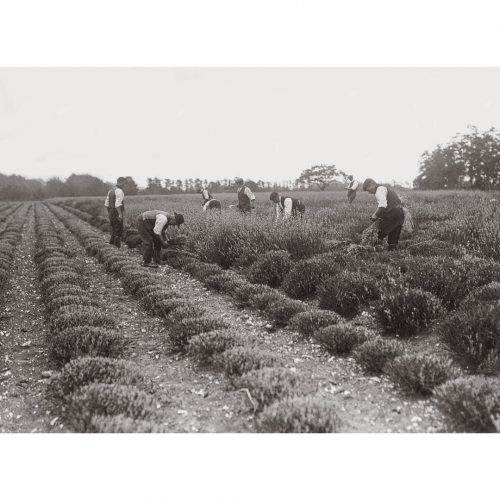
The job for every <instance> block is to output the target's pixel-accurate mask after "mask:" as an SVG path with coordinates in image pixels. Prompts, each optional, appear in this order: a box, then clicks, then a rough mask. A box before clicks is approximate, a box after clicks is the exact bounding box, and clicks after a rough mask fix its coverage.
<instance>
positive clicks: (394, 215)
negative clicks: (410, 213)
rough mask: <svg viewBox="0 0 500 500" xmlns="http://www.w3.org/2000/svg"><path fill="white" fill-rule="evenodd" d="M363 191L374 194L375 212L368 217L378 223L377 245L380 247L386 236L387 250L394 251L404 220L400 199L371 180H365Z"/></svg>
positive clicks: (390, 190)
mask: <svg viewBox="0 0 500 500" xmlns="http://www.w3.org/2000/svg"><path fill="white" fill-rule="evenodd" d="M363 191H368V192H369V193H371V194H374V195H375V198H376V199H377V210H376V211H375V212H374V213H373V214H372V215H371V217H370V219H371V220H372V221H377V220H378V221H379V227H378V242H377V244H378V245H381V244H382V243H383V241H384V238H385V237H386V236H387V242H388V243H389V248H388V249H389V250H390V251H391V250H396V249H397V247H398V242H399V236H400V234H401V229H402V228H403V223H404V220H405V215H404V212H403V207H402V206H401V199H400V198H399V196H398V195H397V194H396V192H395V191H394V190H393V189H391V188H389V187H386V186H383V185H381V184H377V183H376V182H375V181H374V180H373V179H366V180H365V182H364V183H363Z"/></svg>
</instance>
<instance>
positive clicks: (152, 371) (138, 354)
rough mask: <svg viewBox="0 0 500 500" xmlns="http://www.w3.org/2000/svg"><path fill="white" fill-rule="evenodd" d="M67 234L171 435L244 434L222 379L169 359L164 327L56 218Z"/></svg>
mask: <svg viewBox="0 0 500 500" xmlns="http://www.w3.org/2000/svg"><path fill="white" fill-rule="evenodd" d="M53 220H54V223H55V224H56V225H57V227H58V228H60V230H61V231H62V232H63V233H64V237H65V241H66V245H67V246H68V247H69V248H71V249H72V250H74V251H75V253H76V257H75V259H76V261H78V262H80V263H81V264H82V267H83V269H84V272H85V276H86V279H87V282H88V285H89V288H90V289H91V290H92V292H93V295H94V296H95V297H98V298H99V304H100V307H102V309H103V310H105V311H106V312H108V313H109V314H110V315H112V316H113V318H115V319H116V322H117V326H118V328H117V329H118V331H119V332H121V333H123V335H124V336H126V337H127V338H129V339H130V340H131V341H132V345H131V347H130V350H129V351H128V352H127V355H126V358H127V359H129V360H131V361H134V362H135V363H137V364H138V365H139V366H140V369H141V371H142V372H143V373H144V374H145V375H146V376H147V377H148V378H150V379H151V380H153V381H154V382H155V386H156V387H157V388H158V390H157V391H156V394H155V398H156V400H157V402H158V404H160V405H161V407H162V409H163V412H164V415H165V419H164V423H165V426H166V429H167V430H168V431H169V432H242V431H248V430H250V427H249V422H248V420H249V419H251V417H250V416H249V414H248V412H247V409H246V407H245V406H244V404H242V398H241V397H240V395H239V394H237V393H235V392H234V391H228V390H227V381H226V380H225V377H224V376H223V374H221V373H217V372H209V371H206V370H201V369H198V368H197V367H196V366H195V365H194V364H193V362H192V361H191V360H190V359H189V358H186V357H185V356H184V357H182V356H177V355H173V354H171V353H169V351H168V348H167V344H166V341H165V340H166V338H167V334H168V332H167V330H166V328H165V325H164V323H163V321H162V320H161V319H160V318H156V317H154V316H152V315H150V314H148V313H147V312H146V311H145V310H143V309H142V307H141V306H140V304H139V303H138V301H137V300H136V299H134V298H133V297H131V296H129V295H127V294H126V293H125V292H124V290H123V287H122V286H121V283H120V280H119V279H118V278H117V277H115V276H113V275H112V274H109V273H107V272H106V271H105V269H104V268H103V266H101V264H99V262H98V261H97V260H96V259H94V258H93V257H89V256H88V255H86V253H85V250H84V249H83V247H81V245H80V244H79V243H78V241H77V240H76V238H75V237H74V236H73V235H72V234H71V233H70V232H69V231H68V230H67V229H66V228H65V227H64V225H63V224H62V223H60V222H59V221H58V220H57V219H56V218H55V217H53Z"/></svg>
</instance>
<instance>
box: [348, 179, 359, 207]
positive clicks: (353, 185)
mask: <svg viewBox="0 0 500 500" xmlns="http://www.w3.org/2000/svg"><path fill="white" fill-rule="evenodd" d="M347 179H348V180H349V182H348V183H347V186H346V187H345V189H347V199H348V200H349V203H352V202H353V201H354V198H356V191H357V190H358V187H359V182H358V181H356V180H354V177H353V176H352V175H349V176H348V177H347Z"/></svg>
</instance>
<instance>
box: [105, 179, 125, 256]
mask: <svg viewBox="0 0 500 500" xmlns="http://www.w3.org/2000/svg"><path fill="white" fill-rule="evenodd" d="M125 182H126V179H124V178H123V177H118V179H117V181H116V186H115V187H114V188H113V189H110V190H109V191H108V195H107V196H106V201H105V202H104V206H105V207H106V209H107V210H108V216H109V225H110V229H111V239H110V240H109V243H110V245H114V246H115V247H118V248H120V245H121V239H122V233H123V213H124V210H125V207H124V204H123V200H124V198H125V194H124V193H123V188H122V185H123V184H124V183H125Z"/></svg>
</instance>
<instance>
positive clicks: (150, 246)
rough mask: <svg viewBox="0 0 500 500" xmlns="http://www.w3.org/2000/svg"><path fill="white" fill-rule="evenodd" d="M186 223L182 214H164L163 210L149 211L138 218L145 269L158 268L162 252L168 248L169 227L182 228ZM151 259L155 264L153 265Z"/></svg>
mask: <svg viewBox="0 0 500 500" xmlns="http://www.w3.org/2000/svg"><path fill="white" fill-rule="evenodd" d="M183 222H184V217H183V216H182V214H178V213H175V212H174V213H173V214H170V213H169V212H164V211H162V210H148V211H147V212H143V213H142V214H140V215H139V217H138V218H137V231H138V232H139V235H140V237H141V239H142V243H143V248H144V253H143V259H144V260H143V263H142V265H143V266H145V267H158V264H159V263H160V252H161V249H162V248H166V247H167V246H168V242H167V237H166V234H165V232H166V229H167V227H168V226H177V227H178V226H180V225H181V224H182V223H183ZM151 258H153V261H154V263H153V264H151Z"/></svg>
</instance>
